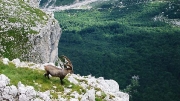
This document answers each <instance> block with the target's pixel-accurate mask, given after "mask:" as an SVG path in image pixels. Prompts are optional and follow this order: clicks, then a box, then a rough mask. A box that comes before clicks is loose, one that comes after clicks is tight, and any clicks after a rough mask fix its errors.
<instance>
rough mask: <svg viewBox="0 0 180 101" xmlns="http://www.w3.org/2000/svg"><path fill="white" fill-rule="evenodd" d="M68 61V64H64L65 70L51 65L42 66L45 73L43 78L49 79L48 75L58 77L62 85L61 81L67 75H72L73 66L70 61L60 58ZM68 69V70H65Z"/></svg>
mask: <svg viewBox="0 0 180 101" xmlns="http://www.w3.org/2000/svg"><path fill="white" fill-rule="evenodd" d="M62 57H63V58H65V59H66V60H67V61H68V64H64V65H65V66H66V68H62V69H61V68H57V67H56V66H53V65H46V66H44V69H45V71H46V73H45V74H44V76H45V77H48V79H49V74H50V75H51V76H53V77H59V78H60V83H61V84H63V81H62V80H63V79H64V77H65V76H66V75H67V74H68V73H73V66H72V63H71V61H70V60H69V59H68V58H67V57H66V56H62ZM67 67H69V68H67Z"/></svg>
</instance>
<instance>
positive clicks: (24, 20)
mask: <svg viewBox="0 0 180 101" xmlns="http://www.w3.org/2000/svg"><path fill="white" fill-rule="evenodd" d="M38 5H39V2H38V0H1V1H0V20H1V22H0V57H6V58H9V59H11V60H12V59H15V58H20V59H21V60H24V61H32V62H35V63H47V62H53V63H54V62H55V61H56V60H57V59H58V43H59V39H60V36H61V28H60V26H59V24H58V21H57V20H56V19H54V16H53V13H48V12H44V11H42V10H40V9H39V8H38Z"/></svg>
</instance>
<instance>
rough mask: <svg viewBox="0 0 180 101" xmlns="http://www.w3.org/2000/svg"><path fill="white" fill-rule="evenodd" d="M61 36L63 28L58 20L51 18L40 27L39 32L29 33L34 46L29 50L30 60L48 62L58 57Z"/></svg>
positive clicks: (53, 61)
mask: <svg viewBox="0 0 180 101" xmlns="http://www.w3.org/2000/svg"><path fill="white" fill-rule="evenodd" d="M60 36H61V29H60V27H59V24H58V22H57V20H55V19H54V18H53V16H52V17H51V18H49V20H48V22H47V24H46V25H45V26H44V27H43V28H41V29H40V32H39V34H35V35H33V34H31V35H29V42H30V43H31V45H32V48H31V49H30V51H29V54H28V57H31V58H29V60H28V61H32V62H35V63H47V62H52V63H55V61H56V60H57V59H58V44H59V39H60Z"/></svg>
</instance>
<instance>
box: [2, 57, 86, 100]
mask: <svg viewBox="0 0 180 101" xmlns="http://www.w3.org/2000/svg"><path fill="white" fill-rule="evenodd" d="M44 73H45V71H43V70H37V69H30V68H16V67H15V65H14V64H12V63H9V65H5V64H3V63H2V61H1V60H0V74H4V75H6V76H7V77H8V78H9V79H10V84H11V85H15V86H17V84H18V82H19V81H21V82H22V84H24V85H28V86H33V87H34V88H35V90H36V91H41V92H44V91H47V90H54V91H55V92H54V93H53V92H51V94H52V96H53V97H54V98H57V97H58V96H57V93H56V92H63V91H64V88H70V89H72V91H71V92H73V91H77V92H78V93H79V94H82V93H84V92H85V90H83V88H82V87H80V86H79V85H74V84H72V83H70V82H69V81H68V80H67V77H66V78H65V79H63V81H64V84H63V85H61V84H60V79H59V78H56V77H51V78H50V80H49V79H48V78H45V77H44ZM70 85H72V86H70ZM54 86H55V87H56V88H54ZM67 96H68V97H70V94H69V95H66V97H67Z"/></svg>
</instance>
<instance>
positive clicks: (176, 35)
mask: <svg viewBox="0 0 180 101" xmlns="http://www.w3.org/2000/svg"><path fill="white" fill-rule="evenodd" d="M119 1H120V0H119ZM119 1H118V2H113V3H106V4H103V3H101V4H100V5H95V4H92V5H95V6H94V7H93V8H91V9H71V10H64V11H59V12H55V13H54V14H55V18H56V19H57V20H58V21H59V23H60V26H61V28H62V30H63V32H62V33H63V34H62V36H61V39H60V42H59V54H60V55H61V54H65V55H67V56H68V57H69V58H70V59H71V61H72V63H73V65H74V73H75V74H80V75H89V74H92V75H95V76H96V77H101V76H102V77H104V78H106V79H114V80H116V81H117V82H118V83H119V86H120V89H121V90H122V91H126V92H128V93H129V94H130V101H178V100H179V99H180V27H179V26H178V25H176V24H175V21H176V20H179V18H180V1H179V0H166V1H165V0H161V1H159V0H153V1H148V0H139V1H142V2H137V1H138V0H134V1H133V0H121V1H122V2H119ZM135 1H136V2H135ZM143 1H144V2H143ZM134 77H136V78H134Z"/></svg>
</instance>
